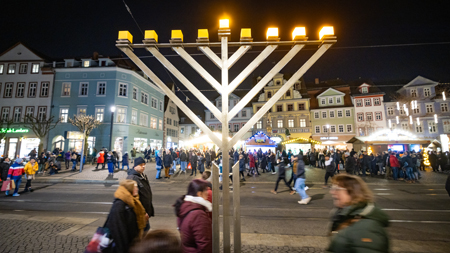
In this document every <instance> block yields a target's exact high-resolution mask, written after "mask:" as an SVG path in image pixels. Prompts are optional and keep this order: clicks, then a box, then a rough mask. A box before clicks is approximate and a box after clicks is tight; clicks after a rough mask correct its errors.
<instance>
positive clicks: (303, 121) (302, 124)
mask: <svg viewBox="0 0 450 253" xmlns="http://www.w3.org/2000/svg"><path fill="white" fill-rule="evenodd" d="M300 127H306V119H300Z"/></svg>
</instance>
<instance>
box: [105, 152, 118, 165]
mask: <svg viewBox="0 0 450 253" xmlns="http://www.w3.org/2000/svg"><path fill="white" fill-rule="evenodd" d="M106 162H107V163H116V158H115V157H114V155H109V154H108V155H106Z"/></svg>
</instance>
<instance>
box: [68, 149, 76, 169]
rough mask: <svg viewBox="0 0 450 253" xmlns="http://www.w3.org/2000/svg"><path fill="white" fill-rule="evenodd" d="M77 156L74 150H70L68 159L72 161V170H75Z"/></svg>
mask: <svg viewBox="0 0 450 253" xmlns="http://www.w3.org/2000/svg"><path fill="white" fill-rule="evenodd" d="M77 158H78V155H77V153H76V152H75V150H74V151H72V154H71V155H70V161H72V171H75V170H76V169H77Z"/></svg>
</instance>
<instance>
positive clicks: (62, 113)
mask: <svg viewBox="0 0 450 253" xmlns="http://www.w3.org/2000/svg"><path fill="white" fill-rule="evenodd" d="M59 118H60V119H61V123H67V119H68V118H69V108H61V109H59Z"/></svg>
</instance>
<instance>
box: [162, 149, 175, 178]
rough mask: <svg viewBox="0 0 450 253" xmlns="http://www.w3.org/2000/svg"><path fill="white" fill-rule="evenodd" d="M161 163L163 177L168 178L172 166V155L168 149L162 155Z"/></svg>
mask: <svg viewBox="0 0 450 253" xmlns="http://www.w3.org/2000/svg"><path fill="white" fill-rule="evenodd" d="M163 165H164V172H165V177H164V178H169V179H170V174H169V173H170V172H169V170H170V167H172V166H173V157H172V153H171V151H170V150H167V153H166V155H165V156H164V157H163Z"/></svg>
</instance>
